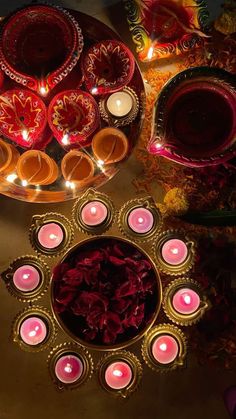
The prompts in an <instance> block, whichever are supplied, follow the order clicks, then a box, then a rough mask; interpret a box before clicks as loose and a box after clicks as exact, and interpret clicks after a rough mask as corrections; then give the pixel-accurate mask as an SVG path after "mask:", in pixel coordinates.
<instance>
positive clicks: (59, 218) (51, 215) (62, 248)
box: [29, 212, 74, 258]
mask: <svg viewBox="0 0 236 419" xmlns="http://www.w3.org/2000/svg"><path fill="white" fill-rule="evenodd" d="M50 222H51V223H56V224H59V225H60V227H61V228H62V230H63V232H64V239H63V241H62V242H61V243H60V245H59V246H57V247H56V248H55V249H46V248H44V247H42V246H41V245H40V244H39V242H38V240H37V236H36V234H37V232H38V231H39V229H40V228H41V227H42V226H43V225H44V224H47V223H50ZM73 239H74V229H73V226H72V223H71V221H70V220H69V219H68V218H67V217H65V216H64V215H62V214H59V213H56V212H47V213H45V214H41V215H33V217H32V223H31V226H30V229H29V240H30V243H31V246H32V247H33V249H34V250H35V252H37V254H39V255H44V256H46V257H48V258H51V257H55V256H59V255H61V254H63V253H64V252H66V250H67V249H69V247H70V245H71V244H72V242H73Z"/></svg>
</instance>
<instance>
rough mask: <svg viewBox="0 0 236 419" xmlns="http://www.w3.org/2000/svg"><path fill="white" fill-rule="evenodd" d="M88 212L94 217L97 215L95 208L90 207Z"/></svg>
mask: <svg viewBox="0 0 236 419" xmlns="http://www.w3.org/2000/svg"><path fill="white" fill-rule="evenodd" d="M90 212H91V214H93V215H95V214H96V213H97V209H96V208H95V207H92V208H91V210H90Z"/></svg>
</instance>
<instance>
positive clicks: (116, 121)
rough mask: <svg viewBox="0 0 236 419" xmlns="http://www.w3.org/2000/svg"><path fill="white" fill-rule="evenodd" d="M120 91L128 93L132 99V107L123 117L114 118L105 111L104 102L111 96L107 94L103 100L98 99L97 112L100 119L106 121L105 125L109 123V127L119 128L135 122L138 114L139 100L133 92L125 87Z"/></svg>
mask: <svg viewBox="0 0 236 419" xmlns="http://www.w3.org/2000/svg"><path fill="white" fill-rule="evenodd" d="M121 91H122V92H128V93H129V94H130V96H131V97H132V99H133V106H132V109H131V111H130V112H129V113H128V115H126V116H124V117H121V118H116V117H114V116H113V115H112V114H109V112H108V111H107V109H106V102H107V100H108V98H109V96H111V94H107V95H106V96H105V97H104V98H102V99H100V101H99V111H100V114H101V117H102V119H103V120H104V121H106V122H107V123H109V125H112V126H115V127H120V126H125V125H128V124H131V122H133V121H134V120H135V118H136V117H137V115H138V112H139V98H138V96H137V94H136V93H135V91H134V90H133V89H131V88H130V87H127V86H126V87H124V88H123V89H122V90H121Z"/></svg>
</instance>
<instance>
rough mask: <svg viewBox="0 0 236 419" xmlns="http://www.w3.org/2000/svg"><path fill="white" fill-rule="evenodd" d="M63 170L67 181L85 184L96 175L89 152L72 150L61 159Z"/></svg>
mask: <svg viewBox="0 0 236 419" xmlns="http://www.w3.org/2000/svg"><path fill="white" fill-rule="evenodd" d="M61 171H62V175H63V177H64V179H65V180H66V181H69V182H73V183H76V184H79V185H84V184H86V183H88V182H89V181H90V180H91V179H92V177H93V175H94V164H93V161H92V160H91V158H90V157H89V156H88V155H87V154H85V153H82V152H81V151H78V150H71V151H69V153H67V154H66V155H65V156H64V157H63V159H62V161H61Z"/></svg>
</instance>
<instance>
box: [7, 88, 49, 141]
mask: <svg viewBox="0 0 236 419" xmlns="http://www.w3.org/2000/svg"><path fill="white" fill-rule="evenodd" d="M46 124H47V111H46V106H45V105H44V103H43V101H42V99H40V97H38V96H37V95H36V94H35V93H33V92H31V91H30V90H25V89H15V90H8V91H6V92H5V93H3V94H2V95H0V131H1V133H2V134H3V135H5V136H6V137H7V138H10V139H11V140H12V141H14V142H15V143H16V144H18V145H19V146H21V147H25V148H30V147H32V146H33V145H35V144H36V142H37V141H38V138H39V137H40V136H41V135H42V134H43V131H44V129H45V127H46Z"/></svg>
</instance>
